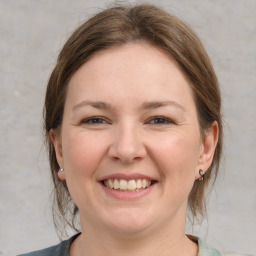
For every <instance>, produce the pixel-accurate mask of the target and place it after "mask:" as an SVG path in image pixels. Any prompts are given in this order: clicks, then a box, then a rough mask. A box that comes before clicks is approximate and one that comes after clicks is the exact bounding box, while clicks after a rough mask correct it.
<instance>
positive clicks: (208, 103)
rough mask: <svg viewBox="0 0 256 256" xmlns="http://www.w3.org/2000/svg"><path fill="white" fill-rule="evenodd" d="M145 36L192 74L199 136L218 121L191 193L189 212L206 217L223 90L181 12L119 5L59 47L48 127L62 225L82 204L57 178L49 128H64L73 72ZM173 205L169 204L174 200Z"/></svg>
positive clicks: (59, 224) (219, 146)
mask: <svg viewBox="0 0 256 256" xmlns="http://www.w3.org/2000/svg"><path fill="white" fill-rule="evenodd" d="M136 42H145V43H147V44H151V45H153V46H155V47H158V48H160V49H162V50H164V51H165V52H166V54H167V55H170V56H171V57H172V59H174V60H175V61H176V62H177V63H178V65H179V66H180V68H181V69H182V70H183V72H184V74H185V76H186V77H187V78H188V79H189V81H190V85H191V89H192V92H193V97H194V101H195V105H196V108H197V115H198V122H199V126H200V131H201V136H202V139H204V134H205V133H206V132H207V130H208V129H209V128H210V127H211V125H212V123H213V122H214V121H216V122H217V123H218V127H219V135H218V136H219V138H218V143H217V146H216V150H215V154H214V158H213V162H212V164H211V166H210V168H209V169H208V171H207V172H206V174H205V176H204V181H203V182H200V181H195V183H194V186H193V188H192V190H191V192H190V195H189V198H188V209H189V213H190V216H192V217H197V218H198V217H202V216H203V215H204V213H205V210H206V205H205V204H206V194H207V193H206V191H207V190H206V188H207V187H208V188H209V185H210V187H211V186H213V184H214V182H215V180H216V177H217V174H218V170H219V165H220V158H221V152H222V137H223V128H222V117H221V95H220V89H219V84H218V79H217V77H216V74H215V71H214V69H213V66H212V63H211V61H210V58H209V56H208V54H207V52H206V51H205V49H204V46H203V45H202V43H201V41H200V40H199V38H198V36H197V35H196V34H195V32H193V31H192V30H191V28H190V27H189V26H187V25H186V24H185V23H184V22H182V21H181V20H180V19H178V18H177V17H175V16H173V15H171V14H169V13H167V12H166V11H164V10H163V9H161V8H158V7H156V6H153V5H149V4H143V5H135V6H130V5H115V6H112V7H110V8H108V9H105V10H103V11H101V12H99V13H98V14H96V15H94V16H93V17H91V18H90V19H89V20H87V21H86V22H85V23H83V24H82V25H81V26H79V27H78V28H77V29H76V30H75V31H74V32H73V34H72V35H71V36H70V37H69V39H68V40H67V42H66V43H65V45H64V46H63V48H62V50H61V51H60V53H59V56H58V59H57V63H56V66H55V67H54V69H53V71H52V73H51V75H50V78H49V81H48V85H47V90H46V96H45V105H44V133H45V138H46V144H47V148H48V153H49V162H50V169H51V175H52V180H53V185H54V201H53V217H54V223H55V227H56V228H57V230H58V231H63V230H65V227H66V226H67V225H68V226H70V227H72V228H74V229H75V230H78V228H77V227H76V225H75V222H74V220H75V217H76V214H77V213H78V208H77V206H76V205H75V203H74V202H73V201H72V199H71V196H70V194H69V191H68V187H67V184H66V181H61V180H60V179H59V178H58V175H57V172H58V170H59V165H58V162H57V159H56V154H55V149H54V145H53V143H52V141H51V139H50V136H49V132H50V130H51V129H53V130H54V131H55V132H56V133H59V132H60V131H61V126H62V119H63V112H64V105H65V100H66V92H67V87H68V84H69V80H70V78H71V77H72V75H73V74H74V73H75V72H76V71H77V70H78V69H79V68H80V67H81V66H82V65H83V64H84V63H85V62H86V61H88V60H89V59H90V58H92V57H93V56H94V54H95V53H96V52H98V51H103V50H105V49H109V48H111V47H117V46H121V45H124V44H127V43H136ZM170 207H171V206H170Z"/></svg>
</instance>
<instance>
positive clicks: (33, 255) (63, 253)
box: [17, 233, 80, 256]
mask: <svg viewBox="0 0 256 256" xmlns="http://www.w3.org/2000/svg"><path fill="white" fill-rule="evenodd" d="M79 235H80V233H79V234H76V235H74V236H72V237H71V238H69V239H68V240H65V241H62V242H61V243H59V244H57V245H54V246H51V247H49V248H45V249H42V250H39V251H34V252H29V253H25V254H20V255H17V256H69V248H70V245H71V244H72V242H73V241H74V240H75V239H76V238H77V237H78V236H79Z"/></svg>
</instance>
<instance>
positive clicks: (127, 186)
mask: <svg viewBox="0 0 256 256" xmlns="http://www.w3.org/2000/svg"><path fill="white" fill-rule="evenodd" d="M101 183H102V185H103V186H104V187H106V188H109V189H111V190H116V191H121V192H137V191H141V190H146V189H148V188H149V187H151V186H152V185H154V184H155V183H157V181H156V180H149V179H131V180H125V179H105V180H101Z"/></svg>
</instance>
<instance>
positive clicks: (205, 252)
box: [197, 238, 222, 256]
mask: <svg viewBox="0 0 256 256" xmlns="http://www.w3.org/2000/svg"><path fill="white" fill-rule="evenodd" d="M197 240H198V245H199V252H198V256H222V254H221V253H220V252H219V251H218V250H216V249H214V248H211V247H209V246H208V245H207V244H206V243H204V242H203V241H202V240H201V239H200V238H197Z"/></svg>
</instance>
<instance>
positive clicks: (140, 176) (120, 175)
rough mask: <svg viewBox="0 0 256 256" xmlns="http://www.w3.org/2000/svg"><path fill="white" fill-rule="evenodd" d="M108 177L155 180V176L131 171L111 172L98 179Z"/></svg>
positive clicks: (101, 179) (107, 178)
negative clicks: (131, 172)
mask: <svg viewBox="0 0 256 256" xmlns="http://www.w3.org/2000/svg"><path fill="white" fill-rule="evenodd" d="M109 179H118V180H121V179H122V180H138V179H146V180H151V181H156V179H155V178H153V177H150V176H148V175H144V174H140V173H133V174H124V173H113V174H109V175H106V176H103V177H102V178H100V179H99V181H103V180H109Z"/></svg>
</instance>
